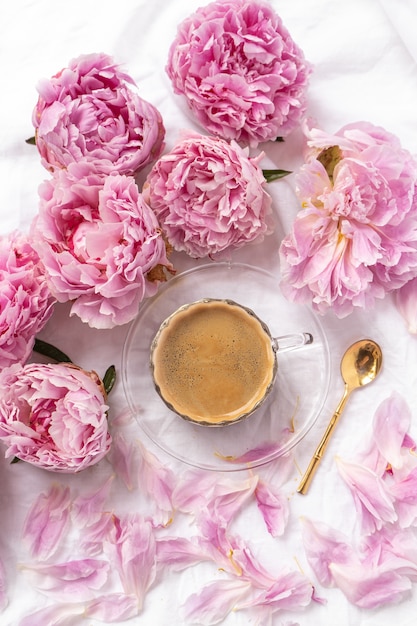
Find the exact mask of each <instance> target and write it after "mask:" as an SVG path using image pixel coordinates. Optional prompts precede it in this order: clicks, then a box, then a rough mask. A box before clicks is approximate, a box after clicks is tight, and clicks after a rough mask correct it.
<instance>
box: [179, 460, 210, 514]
mask: <svg viewBox="0 0 417 626" xmlns="http://www.w3.org/2000/svg"><path fill="white" fill-rule="evenodd" d="M217 481H218V476H217V475H216V474H214V473H213V472H206V471H203V470H199V469H193V470H190V471H188V472H186V473H185V475H184V476H182V477H181V476H180V477H179V480H178V481H177V484H176V485H175V487H174V490H173V493H172V500H173V504H174V506H175V509H177V510H180V511H182V512H183V513H189V514H195V513H196V512H199V511H200V510H201V507H202V506H204V505H205V504H206V502H207V498H208V497H210V494H211V493H212V491H213V488H214V486H215V485H216V483H217Z"/></svg>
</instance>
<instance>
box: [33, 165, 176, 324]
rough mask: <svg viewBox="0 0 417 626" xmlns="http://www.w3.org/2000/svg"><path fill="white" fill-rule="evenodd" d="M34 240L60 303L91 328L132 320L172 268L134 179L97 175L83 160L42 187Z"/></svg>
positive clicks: (150, 213) (158, 228) (157, 227)
mask: <svg viewBox="0 0 417 626" xmlns="http://www.w3.org/2000/svg"><path fill="white" fill-rule="evenodd" d="M33 238H34V245H35V247H36V249H37V251H38V252H39V255H40V257H41V258H42V261H43V263H44V265H45V268H46V273H47V276H48V280H49V283H50V288H51V291H52V292H53V294H54V295H55V296H56V298H57V300H58V301H59V302H65V301H68V300H72V301H74V303H73V305H72V309H71V314H72V315H74V314H75V315H78V316H79V317H80V318H81V319H82V320H83V321H84V322H87V323H88V324H89V325H90V326H92V327H94V328H111V327H113V326H115V325H119V324H125V323H127V322H130V321H131V320H132V319H133V318H134V317H135V315H136V314H137V312H138V308H139V304H140V302H141V301H142V299H143V298H145V297H148V296H152V295H154V293H155V292H156V291H157V288H158V284H159V282H160V281H161V280H164V279H165V277H164V275H163V268H162V266H165V267H167V268H168V269H170V270H171V269H172V266H171V264H170V263H169V261H168V259H167V256H166V247H165V243H164V240H163V238H162V235H161V229H160V227H159V224H158V221H157V219H156V217H155V215H154V213H153V212H152V210H151V209H150V208H149V207H148V206H147V204H146V203H145V202H144V200H143V198H142V196H141V194H140V193H139V190H138V187H137V185H136V183H135V180H134V178H133V177H131V176H122V175H119V174H116V173H113V174H111V175H109V176H106V177H101V176H100V175H99V174H97V173H96V172H95V171H94V170H93V169H92V166H91V164H88V163H85V162H84V163H79V164H76V163H73V164H71V165H69V166H68V169H67V170H59V171H58V172H56V173H55V175H54V176H53V177H52V179H51V180H48V181H45V182H44V183H43V185H41V187H40V206H39V213H38V215H37V217H36V218H35V220H34V223H33Z"/></svg>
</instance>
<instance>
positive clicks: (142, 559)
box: [109, 514, 156, 609]
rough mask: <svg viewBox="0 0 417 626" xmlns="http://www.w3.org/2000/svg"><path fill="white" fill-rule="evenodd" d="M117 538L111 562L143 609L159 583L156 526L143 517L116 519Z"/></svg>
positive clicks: (126, 587) (124, 585)
mask: <svg viewBox="0 0 417 626" xmlns="http://www.w3.org/2000/svg"><path fill="white" fill-rule="evenodd" d="M113 523H114V527H115V536H114V538H113V539H112V543H111V544H109V549H110V556H111V558H110V560H111V562H112V563H114V565H115V567H116V568H117V571H118V574H119V577H120V580H121V583H122V585H123V589H124V591H125V593H127V594H128V595H135V596H136V597H137V600H138V607H139V609H141V608H142V606H143V601H144V598H145V594H146V592H147V590H148V589H149V587H150V586H151V585H152V583H153V582H154V580H155V574H156V545H155V536H154V531H153V528H152V525H151V523H150V522H149V521H146V520H145V519H143V518H142V517H141V516H140V515H139V514H131V515H126V516H123V517H116V516H114V518H113Z"/></svg>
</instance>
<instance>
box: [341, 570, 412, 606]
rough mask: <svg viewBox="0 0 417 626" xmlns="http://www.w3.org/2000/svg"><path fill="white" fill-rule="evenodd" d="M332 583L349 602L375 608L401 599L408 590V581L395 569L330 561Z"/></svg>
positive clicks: (409, 583)
mask: <svg viewBox="0 0 417 626" xmlns="http://www.w3.org/2000/svg"><path fill="white" fill-rule="evenodd" d="M330 569H331V573H332V576H333V580H334V582H335V584H336V585H337V586H338V587H339V589H341V590H342V591H343V593H344V594H345V596H346V597H347V599H348V600H349V602H351V603H352V604H355V605H357V606H359V607H361V608H365V609H375V608H377V607H379V606H384V605H386V604H393V603H396V602H399V601H400V600H403V599H404V598H405V597H406V596H407V594H408V593H409V592H410V589H411V582H410V580H409V579H408V578H407V577H405V576H401V575H400V574H398V573H396V572H395V571H392V570H391V571H384V570H383V571H380V570H378V569H369V568H367V567H365V566H364V565H363V564H357V565H350V566H349V565H342V564H339V563H332V564H331V565H330Z"/></svg>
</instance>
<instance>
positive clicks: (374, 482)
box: [337, 458, 398, 534]
mask: <svg viewBox="0 0 417 626" xmlns="http://www.w3.org/2000/svg"><path fill="white" fill-rule="evenodd" d="M337 467H338V470H339V472H340V475H341V476H342V478H343V480H344V481H345V482H346V484H347V485H348V487H349V489H350V491H351V493H352V496H353V499H354V502H355V506H356V510H357V512H358V514H359V518H360V522H361V526H362V530H363V532H364V533H365V534H368V533H372V532H374V531H375V530H379V529H380V528H382V526H383V525H384V524H385V523H386V522H390V523H391V522H395V521H396V520H397V519H398V516H397V513H396V511H395V506H394V498H393V496H392V495H391V494H390V493H389V490H388V489H387V488H386V485H385V483H384V482H383V480H382V479H381V478H380V477H379V476H378V475H377V474H375V472H373V471H372V470H370V469H368V468H367V467H364V466H363V465H359V464H356V463H348V462H347V461H342V459H340V458H338V459H337Z"/></svg>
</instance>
